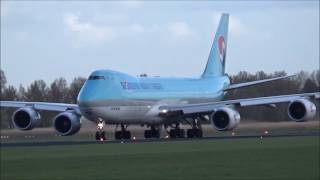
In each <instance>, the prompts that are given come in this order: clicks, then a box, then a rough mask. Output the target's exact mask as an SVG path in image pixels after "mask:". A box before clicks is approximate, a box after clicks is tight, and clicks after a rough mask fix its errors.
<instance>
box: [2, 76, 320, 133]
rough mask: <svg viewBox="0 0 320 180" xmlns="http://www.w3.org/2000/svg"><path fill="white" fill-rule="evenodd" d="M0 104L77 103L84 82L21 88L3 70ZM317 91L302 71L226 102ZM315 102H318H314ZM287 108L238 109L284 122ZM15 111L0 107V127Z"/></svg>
mask: <svg viewBox="0 0 320 180" xmlns="http://www.w3.org/2000/svg"><path fill="white" fill-rule="evenodd" d="M286 75H287V73H286V72H285V71H276V72H274V73H270V74H268V73H265V72H263V71H258V72H256V73H254V74H252V73H249V72H246V71H241V72H239V73H238V74H236V75H231V76H230V80H231V82H232V83H242V82H248V81H256V80H262V79H268V78H275V77H280V76H286ZM0 81H1V88H0V90H1V91H0V95H1V101H13V100H15V101H37V102H56V103H73V104H74V103H77V95H78V93H79V91H80V89H81V87H82V85H83V84H84V82H85V81H86V78H84V77H76V78H74V79H73V80H72V81H71V83H70V84H68V82H67V80H66V79H65V78H63V77H60V78H57V79H55V80H54V81H53V82H52V83H51V84H47V83H46V82H45V81H43V80H35V81H33V82H32V83H31V84H30V85H29V86H27V87H24V86H23V85H20V86H19V87H18V88H16V87H14V86H12V85H9V84H8V83H7V80H6V76H5V73H4V71H3V70H1V76H0ZM319 90H320V70H315V71H313V72H311V73H309V72H306V71H301V72H299V73H297V74H296V76H294V77H291V78H287V79H283V80H279V81H273V82H269V83H265V84H260V85H255V86H251V87H246V88H241V89H236V90H232V91H229V92H228V93H227V94H226V96H225V99H226V100H228V99H239V98H253V97H261V96H274V95H283V94H292V93H307V92H316V91H319ZM316 103H318V102H316ZM286 108H287V105H286V104H280V105H278V107H277V108H276V109H271V108H266V107H250V108H244V109H240V110H239V111H240V114H241V116H242V117H243V119H250V120H256V121H284V120H288V117H287V114H286V113H285V112H286ZM13 112H14V109H11V108H1V116H0V121H1V128H12V123H11V121H10V118H11V115H12V113H13ZM40 114H41V119H42V120H41V124H40V126H42V127H47V126H51V125H52V118H53V116H54V115H56V113H54V112H48V111H41V112H40Z"/></svg>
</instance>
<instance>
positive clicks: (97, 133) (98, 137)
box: [96, 131, 101, 141]
mask: <svg viewBox="0 0 320 180" xmlns="http://www.w3.org/2000/svg"><path fill="white" fill-rule="evenodd" d="M100 138H101V135H100V132H99V131H97V132H96V140H97V141H99V140H100Z"/></svg>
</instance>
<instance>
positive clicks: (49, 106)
mask: <svg viewBox="0 0 320 180" xmlns="http://www.w3.org/2000/svg"><path fill="white" fill-rule="evenodd" d="M0 107H13V108H23V107H32V108H34V109H36V110H47V111H58V112H63V111H66V110H71V109H72V110H76V111H77V112H79V108H78V105H77V104H65V103H47V102H21V101H0Z"/></svg>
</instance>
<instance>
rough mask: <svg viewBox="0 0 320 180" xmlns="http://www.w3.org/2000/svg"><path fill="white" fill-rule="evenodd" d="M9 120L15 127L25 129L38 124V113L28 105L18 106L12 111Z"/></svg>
mask: <svg viewBox="0 0 320 180" xmlns="http://www.w3.org/2000/svg"><path fill="white" fill-rule="evenodd" d="M11 120H12V123H13V124H14V126H15V127H16V128H17V129H20V130H24V131H27V130H31V129H33V128H34V127H35V126H36V125H38V124H39V120H40V114H39V113H38V112H36V111H35V110H34V109H32V108H30V107H25V108H20V109H18V110H16V111H15V112H14V113H13V115H12V117H11Z"/></svg>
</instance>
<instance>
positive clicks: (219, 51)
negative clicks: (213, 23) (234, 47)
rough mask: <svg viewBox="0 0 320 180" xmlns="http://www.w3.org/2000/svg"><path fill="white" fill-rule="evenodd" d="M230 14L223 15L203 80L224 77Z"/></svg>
mask: <svg viewBox="0 0 320 180" xmlns="http://www.w3.org/2000/svg"><path fill="white" fill-rule="evenodd" d="M228 25H229V14H222V16H221V19H220V22H219V26H218V29H217V32H216V35H215V37H214V40H213V44H212V47H211V50H210V54H209V58H208V61H207V65H206V68H205V70H204V72H203V73H202V76H201V77H202V78H207V77H217V76H223V75H224V74H225V63H226V54H227V40H228Z"/></svg>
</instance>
